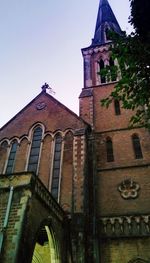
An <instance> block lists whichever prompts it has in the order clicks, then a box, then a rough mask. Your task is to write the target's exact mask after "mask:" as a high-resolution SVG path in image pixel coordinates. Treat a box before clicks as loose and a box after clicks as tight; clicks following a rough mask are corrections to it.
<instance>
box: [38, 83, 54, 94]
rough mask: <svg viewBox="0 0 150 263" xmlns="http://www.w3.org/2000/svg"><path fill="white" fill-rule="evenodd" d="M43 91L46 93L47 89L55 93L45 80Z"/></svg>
mask: <svg viewBox="0 0 150 263" xmlns="http://www.w3.org/2000/svg"><path fill="white" fill-rule="evenodd" d="M41 89H42V92H45V93H46V90H50V93H52V94H55V92H54V91H53V89H52V88H51V87H50V86H49V85H48V84H47V83H46V82H45V84H44V85H43V86H42V87H41Z"/></svg>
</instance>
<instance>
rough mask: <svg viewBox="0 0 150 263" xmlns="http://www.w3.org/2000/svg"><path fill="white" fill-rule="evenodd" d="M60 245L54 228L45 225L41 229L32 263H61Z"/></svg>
mask: <svg viewBox="0 0 150 263" xmlns="http://www.w3.org/2000/svg"><path fill="white" fill-rule="evenodd" d="M60 262H61V261H60V253H59V246H58V243H57V241H56V239H55V235H54V233H53V231H52V229H51V228H50V227H49V226H47V225H45V226H44V227H42V228H41V229H40V231H39V234H38V237H37V241H36V244H35V248H34V252H33V257H32V263H60Z"/></svg>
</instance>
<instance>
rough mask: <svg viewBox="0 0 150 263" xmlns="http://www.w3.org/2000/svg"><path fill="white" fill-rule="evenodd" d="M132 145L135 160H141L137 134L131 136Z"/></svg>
mask: <svg viewBox="0 0 150 263" xmlns="http://www.w3.org/2000/svg"><path fill="white" fill-rule="evenodd" d="M132 145H133V151H134V156H135V159H143V153H142V147H141V142H140V137H139V135H138V134H137V133H134V134H133V135H132Z"/></svg>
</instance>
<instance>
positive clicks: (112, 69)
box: [109, 57, 117, 81]
mask: <svg viewBox="0 0 150 263" xmlns="http://www.w3.org/2000/svg"><path fill="white" fill-rule="evenodd" d="M109 65H110V73H111V81H116V79H117V74H116V68H115V64H114V60H113V59H112V57H110V60H109Z"/></svg>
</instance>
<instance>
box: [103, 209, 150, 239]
mask: <svg viewBox="0 0 150 263" xmlns="http://www.w3.org/2000/svg"><path fill="white" fill-rule="evenodd" d="M100 232H101V236H102V237H103V238H105V237H111V238H119V237H134V236H139V237H144V236H150V215H149V214H148V215H127V216H115V217H101V218H100Z"/></svg>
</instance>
